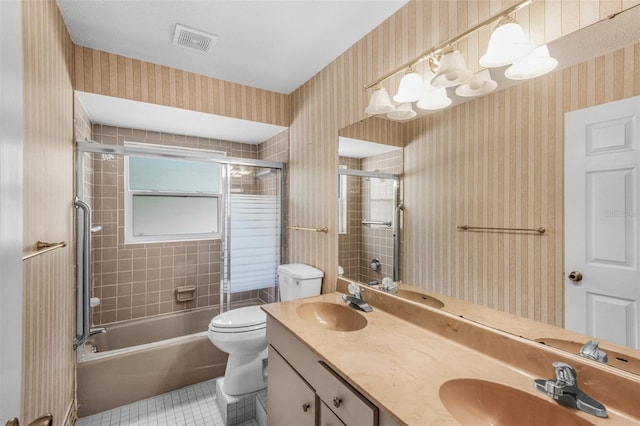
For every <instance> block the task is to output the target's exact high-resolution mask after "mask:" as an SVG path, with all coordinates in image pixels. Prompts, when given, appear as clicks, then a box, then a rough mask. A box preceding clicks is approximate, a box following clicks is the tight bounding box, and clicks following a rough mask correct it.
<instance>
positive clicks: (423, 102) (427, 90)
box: [416, 71, 452, 110]
mask: <svg viewBox="0 0 640 426" xmlns="http://www.w3.org/2000/svg"><path fill="white" fill-rule="evenodd" d="M432 79H433V73H432V72H431V71H427V74H426V75H425V79H424V95H423V96H422V99H420V100H419V101H418V102H417V103H416V107H418V108H420V109H424V110H434V109H442V108H446V107H448V106H449V105H451V102H452V101H451V98H449V96H448V95H447V90H446V89H445V88H444V87H433V86H432V85H431V80H432Z"/></svg>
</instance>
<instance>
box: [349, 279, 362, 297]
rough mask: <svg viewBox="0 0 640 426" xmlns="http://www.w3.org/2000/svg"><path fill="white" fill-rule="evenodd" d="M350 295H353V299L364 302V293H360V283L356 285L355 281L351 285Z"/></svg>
mask: <svg viewBox="0 0 640 426" xmlns="http://www.w3.org/2000/svg"><path fill="white" fill-rule="evenodd" d="M348 288H349V293H351V294H352V295H353V297H355V298H357V299H360V300H362V293H361V292H360V286H359V285H358V283H354V282H353V281H352V282H350V283H349V287H348Z"/></svg>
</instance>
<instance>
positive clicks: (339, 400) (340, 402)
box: [333, 396, 342, 408]
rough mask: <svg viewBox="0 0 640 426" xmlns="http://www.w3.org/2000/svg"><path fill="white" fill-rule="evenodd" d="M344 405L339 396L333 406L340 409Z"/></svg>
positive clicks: (334, 400)
mask: <svg viewBox="0 0 640 426" xmlns="http://www.w3.org/2000/svg"><path fill="white" fill-rule="evenodd" d="M341 405H342V398H338V397H337V396H336V397H334V398H333V406H334V407H336V408H340V406H341Z"/></svg>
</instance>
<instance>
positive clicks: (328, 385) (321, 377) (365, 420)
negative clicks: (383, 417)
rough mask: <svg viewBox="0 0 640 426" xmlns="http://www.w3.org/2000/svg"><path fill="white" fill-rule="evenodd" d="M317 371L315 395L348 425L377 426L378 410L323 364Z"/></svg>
mask: <svg viewBox="0 0 640 426" xmlns="http://www.w3.org/2000/svg"><path fill="white" fill-rule="evenodd" d="M318 364H319V365H320V366H321V367H322V368H319V369H318V376H317V383H316V393H317V394H318V396H319V397H320V399H322V400H323V401H324V402H325V403H326V404H327V405H328V406H330V407H331V410H332V411H333V412H334V413H335V414H336V415H337V416H338V417H339V418H340V420H342V422H344V424H346V425H347V426H348V425H374V426H375V425H377V424H378V408H377V407H376V406H375V405H373V404H372V403H371V402H369V400H367V399H366V398H365V397H364V396H362V395H360V393H359V392H358V391H357V390H355V389H354V388H353V387H352V386H351V385H349V384H348V383H347V382H345V381H344V380H343V379H342V377H340V376H339V375H338V374H337V373H336V372H334V371H333V370H332V369H331V368H330V367H329V366H327V365H326V364H325V363H324V362H322V361H319V362H318Z"/></svg>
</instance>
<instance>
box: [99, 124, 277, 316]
mask: <svg viewBox="0 0 640 426" xmlns="http://www.w3.org/2000/svg"><path fill="white" fill-rule="evenodd" d="M276 138H277V136H276V137H274V138H273V139H276ZM93 140H95V141H96V142H99V143H104V144H118V145H122V144H124V141H125V140H126V141H127V142H143V143H149V144H156V145H166V146H176V147H188V148H197V149H208V150H215V151H224V152H226V153H227V155H228V156H232V157H241V158H249V159H258V157H259V149H260V148H259V146H257V145H249V144H241V143H236V142H228V141H220V140H213V139H206V138H196V137H189V136H183V135H174V134H165V133H157V132H150V131H144V130H136V129H128V128H116V127H111V126H105V125H100V124H94V125H93ZM266 143H267V142H265V144H266ZM281 144H282V142H281V141H276V142H273V145H274V146H280V145H281ZM92 163H93V172H94V173H93V184H94V185H93V195H94V199H93V206H92V207H93V224H94V225H100V226H102V230H101V231H99V232H97V233H95V234H93V237H92V243H93V244H92V247H93V249H92V252H93V253H92V259H93V261H92V268H93V296H94V297H99V298H100V300H101V303H100V305H99V306H98V307H96V308H94V309H93V323H94V324H95V325H104V324H109V323H114V322H119V321H125V320H129V319H136V318H144V317H149V316H154V315H158V314H164V313H170V312H176V311H183V310H188V309H194V308H200V307H206V306H212V305H218V304H219V301H220V263H221V262H220V259H221V243H220V240H202V241H185V242H167V243H147V244H124V217H125V215H124V197H123V196H124V160H123V159H122V158H113V159H105V158H104V157H103V156H102V155H100V154H94V155H93V162H92ZM258 185H259V183H256V180H255V179H254V178H253V177H250V178H248V177H243V178H239V179H234V180H232V191H238V192H240V191H241V192H243V193H256V190H257V189H258V188H257V186H258ZM185 285H188V286H195V287H196V297H195V299H194V300H191V301H188V302H178V301H176V297H175V289H176V288H177V287H180V286H185ZM265 296H266V295H265ZM259 297H260V295H259V291H258V290H254V291H249V292H242V293H236V294H233V295H232V299H231V300H232V302H244V301H250V300H256V299H258V298H259ZM267 301H269V300H267Z"/></svg>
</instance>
